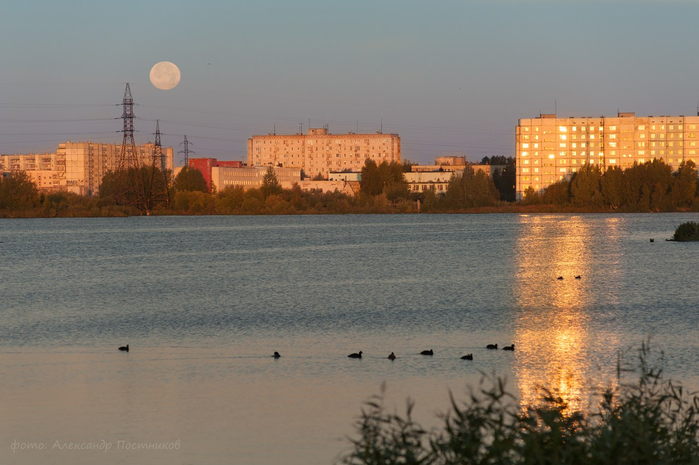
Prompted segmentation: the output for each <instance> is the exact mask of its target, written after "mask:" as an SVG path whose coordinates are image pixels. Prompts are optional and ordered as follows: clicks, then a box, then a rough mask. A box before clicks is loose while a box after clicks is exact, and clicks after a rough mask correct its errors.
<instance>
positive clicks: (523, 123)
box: [515, 113, 699, 199]
mask: <svg viewBox="0 0 699 465" xmlns="http://www.w3.org/2000/svg"><path fill="white" fill-rule="evenodd" d="M698 134H699V116H644V117H638V116H636V115H635V113H619V114H618V115H617V116H616V117H600V118H589V117H572V118H558V117H557V116H556V115H555V114H548V115H541V116H540V117H538V118H528V119H527V118H525V119H520V120H519V124H518V126H517V128H516V132H515V139H516V140H515V142H516V144H515V146H516V163H517V198H518V199H521V198H522V197H523V195H524V191H525V190H526V189H527V188H529V187H532V188H533V189H534V190H535V191H537V192H540V191H542V190H543V189H545V188H546V187H548V186H549V185H551V184H553V183H556V182H558V181H560V180H562V179H564V178H567V177H569V176H570V175H571V174H573V173H574V172H576V171H577V170H578V169H580V167H582V166H585V165H586V164H592V165H598V166H599V167H600V168H601V169H602V170H606V169H607V168H610V167H613V166H616V167H619V168H621V169H626V168H630V167H631V166H633V164H634V163H636V162H637V163H645V162H647V161H651V160H654V159H662V160H663V161H665V163H667V164H668V165H670V166H672V168H673V169H674V170H676V169H678V168H679V166H680V164H681V163H682V162H683V161H685V160H692V161H693V162H695V163H696V160H697V158H699V157H698V156H697V155H698V152H697V150H699V147H697V143H698V142H699V137H698Z"/></svg>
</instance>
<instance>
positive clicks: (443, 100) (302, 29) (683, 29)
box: [0, 0, 699, 163]
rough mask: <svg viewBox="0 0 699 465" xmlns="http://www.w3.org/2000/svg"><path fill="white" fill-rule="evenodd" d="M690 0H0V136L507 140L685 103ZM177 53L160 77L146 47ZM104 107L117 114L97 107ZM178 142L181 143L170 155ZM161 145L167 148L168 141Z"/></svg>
mask: <svg viewBox="0 0 699 465" xmlns="http://www.w3.org/2000/svg"><path fill="white" fill-rule="evenodd" d="M697 18H699V1H689V0H687V1H667V0H665V1H650V0H649V1H640V0H639V1H631V0H628V1H617V0H609V1H570V0H558V1H528V0H519V1H505V0H419V1H418V0H355V1H343V2H338V1H336V0H326V1H323V2H321V1H317V0H303V1H292V0H285V1H281V0H255V1H246V2H239V1H231V0H226V1H223V0H220V1H219V0H200V1H198V2H194V1H180V0H170V1H162V0H142V1H122V2H117V1H112V2H105V1H102V0H85V1H78V0H74V1H66V0H35V1H32V2H27V1H26V0H3V2H2V6H0V56H1V57H2V66H1V67H0V153H3V154H7V153H32V152H43V151H49V152H51V151H54V150H55V148H56V145H57V144H58V142H60V141H64V140H73V141H83V140H93V141H104V142H117V143H120V142H121V137H122V136H121V134H120V133H119V132H118V131H120V129H121V121H120V120H119V119H118V118H119V116H120V115H121V109H120V107H117V106H115V105H116V104H118V103H120V102H121V99H122V97H123V93H124V85H125V83H126V82H129V83H130V85H131V90H132V93H133V97H134V100H135V102H136V103H137V104H138V106H137V107H136V108H135V113H136V115H137V116H138V117H140V118H141V119H139V120H137V121H136V123H135V124H136V129H137V130H138V131H139V132H138V133H137V134H136V139H137V142H139V143H140V142H145V141H147V140H152V139H153V136H152V133H153V132H154V130H155V119H160V120H161V123H160V126H161V131H162V132H163V133H164V135H163V144H164V145H169V146H173V147H176V151H177V150H179V149H181V147H179V144H180V142H181V141H182V136H183V135H184V134H186V135H187V138H188V139H189V140H190V141H191V142H193V144H194V147H193V148H194V150H195V151H196V156H202V157H216V158H219V159H224V160H225V159H234V160H236V159H237V160H241V159H245V157H246V151H247V147H246V141H247V138H248V137H250V136H251V135H253V134H265V133H268V132H271V131H272V130H273V127H274V125H275V124H276V130H277V133H278V134H280V133H295V132H297V131H298V130H299V127H300V124H303V130H304V132H305V131H306V130H307V129H308V121H309V118H310V120H311V125H312V126H314V127H318V126H322V125H324V124H328V125H329V127H330V131H331V132H336V133H342V132H347V131H356V130H357V126H358V127H359V130H360V132H374V131H378V130H379V129H380V125H381V120H382V119H383V130H384V132H396V133H398V134H399V135H400V136H401V139H402V142H403V158H404V159H410V160H412V161H416V162H420V163H428V162H431V161H432V160H433V159H434V157H435V156H439V155H444V154H466V155H467V156H468V157H469V158H470V159H471V160H474V161H476V160H480V159H481V158H482V157H483V156H486V155H507V156H511V155H514V127H515V126H516V124H517V120H518V118H528V117H535V116H538V115H539V112H544V113H549V112H553V111H554V102H556V103H555V104H556V107H557V110H558V114H559V115H561V116H573V115H576V116H600V115H614V114H616V112H617V110H621V111H635V112H636V114H637V115H675V114H685V115H692V114H696V111H697V104H698V103H697V102H698V101H699V61H698V60H697V58H698V57H699V35H698V34H697V32H696V31H697V26H696V20H697ZM164 60H167V61H172V62H174V63H175V64H177V65H178V66H179V67H180V69H181V71H182V80H181V82H180V85H179V86H178V87H177V88H175V89H173V90H170V91H161V90H158V89H156V88H155V87H153V86H152V85H151V84H150V81H149V79H148V73H149V71H150V68H151V66H153V64H155V63H157V62H159V61H164ZM112 118H116V119H112ZM180 158H181V157H180ZM176 161H178V162H179V159H177V160H176Z"/></svg>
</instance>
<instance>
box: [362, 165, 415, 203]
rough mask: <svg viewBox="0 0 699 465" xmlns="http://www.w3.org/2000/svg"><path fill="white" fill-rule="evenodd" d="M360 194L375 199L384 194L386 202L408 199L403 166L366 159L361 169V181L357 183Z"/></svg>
mask: <svg viewBox="0 0 699 465" xmlns="http://www.w3.org/2000/svg"><path fill="white" fill-rule="evenodd" d="M359 186H360V189H361V192H362V193H363V194H365V195H368V196H371V197H375V196H377V195H381V194H386V197H387V198H388V200H391V201H396V200H397V199H399V198H407V197H408V184H407V183H406V182H405V177H404V176H403V165H401V164H400V163H397V162H391V163H388V162H385V161H384V162H381V164H380V165H377V164H376V162H375V161H374V160H371V159H367V160H366V161H365V162H364V166H363V167H362V179H361V181H360V182H359Z"/></svg>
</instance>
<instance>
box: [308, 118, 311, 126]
mask: <svg viewBox="0 0 699 465" xmlns="http://www.w3.org/2000/svg"><path fill="white" fill-rule="evenodd" d="M308 129H311V118H308Z"/></svg>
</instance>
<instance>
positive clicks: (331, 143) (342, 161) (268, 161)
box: [248, 128, 401, 177]
mask: <svg viewBox="0 0 699 465" xmlns="http://www.w3.org/2000/svg"><path fill="white" fill-rule="evenodd" d="M400 157H401V155H400V137H399V136H398V134H383V133H376V134H354V133H349V134H330V133H329V132H328V130H327V129H326V128H311V129H309V130H308V134H294V135H276V134H268V135H266V136H252V138H250V139H248V166H268V165H273V166H280V167H285V168H299V169H302V170H303V171H304V173H305V175H306V176H308V177H315V176H317V175H319V174H320V175H322V176H324V177H327V176H328V173H329V172H330V171H343V170H352V171H359V170H361V169H362V166H364V161H365V160H366V159H367V158H369V159H371V160H374V161H375V162H376V163H377V164H380V163H382V162H384V161H386V162H388V163H390V162H392V161H395V162H400V161H401V159H400Z"/></svg>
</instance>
